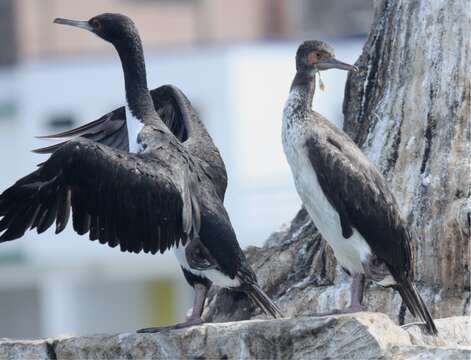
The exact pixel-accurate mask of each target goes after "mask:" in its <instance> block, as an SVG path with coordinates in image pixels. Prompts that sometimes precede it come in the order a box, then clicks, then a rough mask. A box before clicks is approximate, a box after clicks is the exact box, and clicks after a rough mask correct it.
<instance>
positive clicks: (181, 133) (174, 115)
mask: <svg viewBox="0 0 471 360" xmlns="http://www.w3.org/2000/svg"><path fill="white" fill-rule="evenodd" d="M151 95H152V99H153V101H154V105H155V109H156V110H157V112H158V114H159V115H160V117H161V118H162V120H163V121H164V123H165V124H166V125H167V127H168V128H169V129H170V130H171V131H172V133H173V134H174V135H175V136H176V137H177V138H178V140H180V142H181V143H182V144H183V146H185V147H186V149H187V150H188V152H189V153H190V154H192V155H193V157H195V158H198V159H199V160H201V161H200V162H199V165H200V166H201V168H202V170H203V171H204V172H205V174H206V175H207V176H208V178H209V179H210V180H211V181H212V183H213V184H214V186H215V188H216V192H217V194H218V196H219V198H220V199H221V200H224V195H225V192H226V188H227V173H226V167H225V165H224V162H223V160H222V158H221V154H220V153H219V150H218V148H217V147H216V145H215V144H214V142H213V139H212V138H211V136H210V135H209V133H208V131H207V130H206V127H205V126H204V125H203V123H202V122H201V120H200V118H199V116H198V114H197V113H196V111H195V109H194V108H193V105H192V104H191V102H190V101H189V100H188V98H187V97H186V96H185V94H183V92H182V91H181V90H180V89H178V88H177V87H176V86H173V85H164V86H161V87H159V88H157V89H154V90H152V91H151Z"/></svg>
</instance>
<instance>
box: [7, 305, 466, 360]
mask: <svg viewBox="0 0 471 360" xmlns="http://www.w3.org/2000/svg"><path fill="white" fill-rule="evenodd" d="M470 325H471V320H470V318H469V317H464V316H460V317H452V318H446V319H439V320H437V327H438V329H439V331H440V337H438V338H434V337H431V336H429V335H426V334H424V333H423V332H422V330H421V329H420V327H419V326H416V325H413V326H410V327H409V328H407V329H403V328H401V327H399V326H397V325H396V324H395V323H394V322H393V321H392V320H391V319H390V318H388V317H387V316H386V315H384V314H379V313H359V314H355V315H340V316H328V317H321V318H319V317H299V318H292V319H282V320H249V321H240V322H231V323H219V324H206V325H202V326H196V327H193V328H189V329H183V330H175V331H167V332H162V333H160V334H136V333H125V334H119V335H96V336H83V337H62V338H50V339H44V340H24V341H20V340H10V339H0V359H8V360H13V359H15V360H16V359H48V360H52V359H179V358H185V359H206V358H209V359H234V358H237V359H262V358H263V359H268V358H269V359H333V358H335V359H362V360H365V359H393V358H394V359H430V358H439V359H469V358H470V357H471V331H470V330H471V329H470Z"/></svg>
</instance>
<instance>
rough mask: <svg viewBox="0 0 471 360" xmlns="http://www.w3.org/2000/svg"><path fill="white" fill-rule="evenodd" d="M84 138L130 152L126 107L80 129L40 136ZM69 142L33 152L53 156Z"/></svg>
mask: <svg viewBox="0 0 471 360" xmlns="http://www.w3.org/2000/svg"><path fill="white" fill-rule="evenodd" d="M78 136H80V137H83V138H85V139H90V140H93V141H95V142H97V143H100V144H104V145H107V146H109V147H112V148H115V149H120V150H123V151H129V140H128V129H127V127H126V113H125V110H124V107H120V108H119V109H116V110H114V111H112V112H110V113H108V114H106V115H104V116H102V117H101V118H99V119H98V120H95V121H92V122H90V123H88V124H85V125H82V126H80V127H78V128H75V129H72V130H68V131H64V132H61V133H57V134H52V135H46V136H38V138H39V139H67V140H69V139H73V138H75V137H78ZM66 142H67V141H65V142H61V143H58V144H54V145H51V146H47V147H43V148H39V149H35V150H33V152H35V153H38V154H52V153H53V152H54V151H56V150H57V149H59V148H60V147H61V146H62V145H64V144H65V143H66Z"/></svg>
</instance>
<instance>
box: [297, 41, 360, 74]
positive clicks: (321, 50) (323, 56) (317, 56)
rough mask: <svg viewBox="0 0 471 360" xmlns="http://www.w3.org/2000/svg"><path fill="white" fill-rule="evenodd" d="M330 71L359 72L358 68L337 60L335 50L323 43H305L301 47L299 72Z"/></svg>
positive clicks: (298, 53) (298, 64)
mask: <svg viewBox="0 0 471 360" xmlns="http://www.w3.org/2000/svg"><path fill="white" fill-rule="evenodd" d="M328 69H341V70H348V71H358V68H357V67H356V66H354V65H349V64H346V63H344V62H341V61H339V60H337V59H336V58H335V52H334V49H333V48H332V47H331V46H330V45H329V44H326V43H325V42H323V41H319V40H310V41H305V42H303V43H302V44H301V45H300V46H299V48H298V51H297V52H296V70H297V71H315V72H317V71H322V70H328Z"/></svg>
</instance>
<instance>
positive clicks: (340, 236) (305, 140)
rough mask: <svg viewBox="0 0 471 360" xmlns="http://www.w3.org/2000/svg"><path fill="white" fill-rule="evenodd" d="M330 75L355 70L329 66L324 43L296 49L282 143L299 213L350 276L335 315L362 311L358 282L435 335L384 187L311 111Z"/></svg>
mask: <svg viewBox="0 0 471 360" xmlns="http://www.w3.org/2000/svg"><path fill="white" fill-rule="evenodd" d="M332 68H336V69H342V70H350V71H356V68H355V67H354V66H352V65H348V64H345V63H342V62H340V61H338V60H336V59H335V57H334V50H333V49H332V48H331V47H330V46H329V45H328V44H326V43H324V42H321V41H306V42H304V43H303V44H302V45H301V46H300V47H299V48H298V51H297V53H296V70H297V73H296V76H295V77H294V80H293V83H292V85H291V89H290V92H289V97H288V100H287V102H286V105H285V107H284V110H283V127H282V138H283V147H284V151H285V154H286V157H287V159H288V162H289V165H290V167H291V171H292V173H293V177H294V182H295V185H296V189H297V191H298V194H299V196H300V197H301V199H302V201H303V204H304V207H305V208H306V210H307V211H308V213H309V215H310V216H311V218H312V220H313V221H314V224H315V225H316V227H317V228H318V229H319V232H320V233H321V234H322V236H323V237H324V238H325V239H326V240H327V242H328V243H329V245H330V246H331V247H332V249H333V250H334V253H335V256H336V258H337V260H338V261H339V263H340V264H341V265H342V266H343V267H344V268H345V269H346V270H347V271H348V272H349V273H350V274H351V275H352V276H353V282H352V299H351V305H350V307H349V308H348V309H346V310H342V311H337V312H353V311H360V310H362V309H364V307H363V305H362V303H361V302H362V299H363V290H364V281H365V275H366V276H367V277H368V278H370V279H372V280H374V281H375V282H377V283H378V284H380V285H382V286H385V287H389V286H391V287H393V288H395V289H397V290H398V291H399V293H400V294H401V296H402V299H403V300H404V302H405V303H406V305H407V307H408V308H409V310H410V311H411V313H412V314H413V315H414V316H418V317H419V318H420V319H421V320H422V321H424V322H425V324H426V326H427V329H428V330H429V331H430V332H431V333H434V334H436V333H437V329H436V327H435V324H434V322H433V319H432V317H431V315H430V313H429V311H428V309H427V307H426V305H425V303H424V301H423V300H422V298H421V297H420V295H419V293H418V291H417V289H416V287H415V285H414V283H413V279H412V266H413V264H412V255H411V237H410V233H409V231H408V229H407V224H406V222H405V221H404V220H403V219H402V217H401V214H400V211H399V207H398V205H397V202H396V200H395V198H394V196H393V194H392V192H391V191H390V190H389V187H388V185H387V183H386V181H385V180H384V178H383V177H382V176H381V174H380V173H379V172H378V171H377V170H376V168H375V167H374V165H373V164H372V163H371V161H370V160H369V159H368V158H367V157H366V156H365V155H364V154H363V153H362V151H361V150H360V149H359V148H358V147H357V146H356V145H355V143H354V142H353V141H352V140H351V139H350V138H349V136H348V135H347V134H345V133H344V132H343V131H342V130H340V129H339V128H337V127H336V126H335V125H333V124H332V123H330V122H329V121H328V120H327V119H325V118H324V117H323V116H322V115H320V114H318V113H317V112H315V111H313V110H312V99H313V96H314V91H315V75H316V73H318V72H319V71H322V70H328V69H332Z"/></svg>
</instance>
